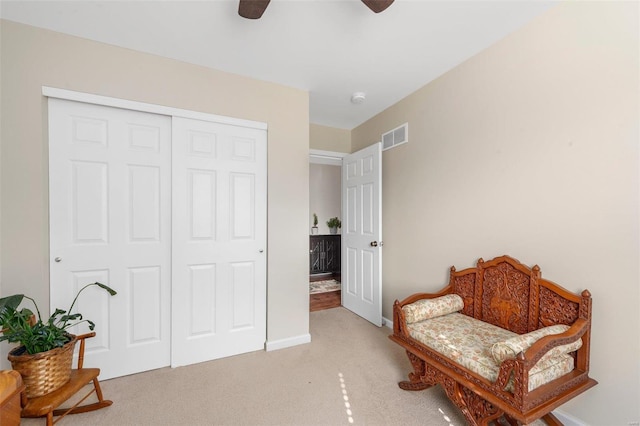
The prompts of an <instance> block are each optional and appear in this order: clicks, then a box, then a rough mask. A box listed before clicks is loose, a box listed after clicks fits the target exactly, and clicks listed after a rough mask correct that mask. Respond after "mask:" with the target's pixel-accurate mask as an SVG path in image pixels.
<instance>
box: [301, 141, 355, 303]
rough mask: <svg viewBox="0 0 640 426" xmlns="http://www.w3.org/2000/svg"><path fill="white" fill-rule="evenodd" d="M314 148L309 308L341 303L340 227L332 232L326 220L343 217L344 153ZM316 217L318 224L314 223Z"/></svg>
mask: <svg viewBox="0 0 640 426" xmlns="http://www.w3.org/2000/svg"><path fill="white" fill-rule="evenodd" d="M345 155H346V154H343V153H337V152H328V151H317V150H311V151H310V156H309V163H310V164H309V234H310V235H309V310H310V311H311V312H313V311H318V310H323V309H330V308H335V307H338V306H341V297H342V296H341V281H342V280H341V260H342V259H341V257H342V256H341V251H340V250H341V229H338V230H337V232H336V233H335V234H332V233H331V231H330V229H329V227H328V226H327V223H326V222H327V221H328V220H329V219H330V218H334V217H337V218H338V219H341V218H342V197H341V176H342V157H344V156H345ZM314 218H317V222H318V223H317V225H315V226H314Z"/></svg>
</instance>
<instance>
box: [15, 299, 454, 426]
mask: <svg viewBox="0 0 640 426" xmlns="http://www.w3.org/2000/svg"><path fill="white" fill-rule="evenodd" d="M310 329H311V336H312V342H311V343H309V344H306V345H300V346H296V347H292V348H288V349H282V350H278V351H273V352H265V351H259V352H253V353H249V354H244V355H238V356H234V357H230V358H225V359H220V360H216V361H211V362H205V363H201V364H197V365H191V366H188V367H180V368H176V369H171V368H162V369H159V370H155V371H150V372H146V373H140V374H135V375H131V376H127V377H121V378H117V379H112V380H106V381H103V382H102V389H103V392H104V395H105V397H106V398H108V399H112V400H113V402H114V403H113V405H112V406H111V407H108V408H104V409H102V410H98V411H94V412H90V413H84V414H75V415H70V416H68V417H66V418H65V419H63V420H62V421H61V423H60V425H66V426H72V425H118V426H119V425H350V424H354V425H445V426H447V425H456V426H462V425H465V424H466V422H465V421H464V418H463V417H462V415H461V414H460V413H459V411H458V410H457V408H455V407H454V406H453V405H452V404H451V403H450V402H449V401H448V400H447V399H446V397H445V396H444V393H443V391H442V390H441V389H440V388H439V387H434V388H431V389H427V390H425V391H421V392H407V391H403V390H401V389H400V388H398V386H397V382H398V381H400V380H404V379H405V378H406V375H407V373H408V372H409V371H410V364H409V361H408V360H407V357H406V355H405V353H404V351H403V350H402V348H400V347H399V346H398V345H396V344H394V343H393V342H391V341H390V340H389V339H388V338H387V336H388V335H389V334H390V333H391V331H390V330H389V329H388V328H386V327H382V328H377V327H375V326H373V325H371V324H370V323H368V322H366V321H364V320H363V319H361V318H360V317H358V316H356V315H354V314H353V313H351V312H350V311H348V310H346V309H344V308H342V307H341V308H336V309H329V310H324V311H318V312H313V313H311V314H310ZM22 424H23V425H26V426H32V425H43V424H44V420H43V419H24V420H23V423H22Z"/></svg>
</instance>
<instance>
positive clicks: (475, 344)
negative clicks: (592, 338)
mask: <svg viewBox="0 0 640 426" xmlns="http://www.w3.org/2000/svg"><path fill="white" fill-rule="evenodd" d="M407 328H408V330H409V334H410V335H411V337H413V338H414V339H416V340H418V341H420V342H421V343H422V344H424V345H425V346H427V347H429V348H431V349H433V350H435V351H436V352H438V353H441V354H442V355H444V356H446V357H447V358H449V359H451V360H452V361H455V362H456V363H458V364H460V365H462V366H463V367H465V368H468V369H469V370H471V371H473V372H474V373H477V374H479V375H480V376H482V377H484V378H485V379H487V380H489V381H490V382H494V381H495V380H496V379H497V378H498V372H499V370H500V362H498V361H496V359H495V358H494V356H493V354H492V351H491V349H492V347H493V346H494V344H496V343H501V342H504V341H506V340H509V339H512V338H515V337H518V336H519V335H518V334H516V333H513V332H511V331H508V330H505V329H503V328H500V327H497V326H495V325H492V324H489V323H486V322H483V321H479V320H477V319H475V318H472V317H469V316H467V315H464V314H461V313H458V312H454V313H450V314H447V315H442V316H438V317H434V318H430V319H427V320H423V321H418V322H415V323H412V324H407ZM573 368H574V360H573V357H571V356H570V355H567V354H565V353H560V354H554V356H549V357H543V358H541V359H540V360H539V361H538V363H537V364H536V365H535V366H534V367H532V368H531V370H530V371H529V390H530V391H531V390H533V389H535V388H537V387H539V386H541V385H543V384H545V383H548V382H550V381H552V380H553V379H556V378H558V377H560V376H562V375H564V374H566V373H568V372H570V371H571V370H573ZM509 386H511V385H509ZM507 390H509V387H508V388H507Z"/></svg>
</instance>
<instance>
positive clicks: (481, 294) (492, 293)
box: [449, 256, 591, 334]
mask: <svg viewBox="0 0 640 426" xmlns="http://www.w3.org/2000/svg"><path fill="white" fill-rule="evenodd" d="M449 285H450V286H451V287H452V289H453V292H454V293H456V294H458V295H460V296H461V297H462V299H463V300H464V309H463V310H462V313H463V314H465V315H469V316H471V317H474V318H477V319H479V320H481V321H484V322H488V323H490V324H494V325H497V326H499V327H502V328H504V329H507V330H510V331H513V332H514V333H518V334H523V333H528V332H530V331H533V330H537V329H539V328H542V327H546V326H549V325H554V324H567V325H569V324H573V323H574V322H575V320H576V319H578V318H585V319H588V318H590V317H591V305H590V303H591V298H590V295H589V294H588V292H586V293H587V295H585V294H584V293H583V295H582V296H578V295H575V294H573V293H570V292H568V291H566V290H565V289H564V288H562V287H560V286H558V285H557V284H554V283H553V282H551V281H547V280H544V279H542V278H541V273H540V268H539V267H538V266H537V265H536V266H534V267H533V268H529V267H528V266H526V265H523V264H521V263H520V262H519V261H517V260H516V259H513V258H511V257H509V256H500V257H496V258H495V259H492V260H490V261H487V262H485V261H484V260H482V259H480V260H478V264H477V267H475V268H468V269H464V270H462V271H456V269H455V268H454V267H451V272H450V277H449ZM581 311H582V312H581Z"/></svg>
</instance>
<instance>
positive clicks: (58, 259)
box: [53, 257, 62, 263]
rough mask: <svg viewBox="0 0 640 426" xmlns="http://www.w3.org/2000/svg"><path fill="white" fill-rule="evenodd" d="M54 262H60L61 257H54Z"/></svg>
mask: <svg viewBox="0 0 640 426" xmlns="http://www.w3.org/2000/svg"><path fill="white" fill-rule="evenodd" d="M53 260H54V261H55V262H56V263H60V262H62V258H61V257H56V258H55V259H53Z"/></svg>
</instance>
